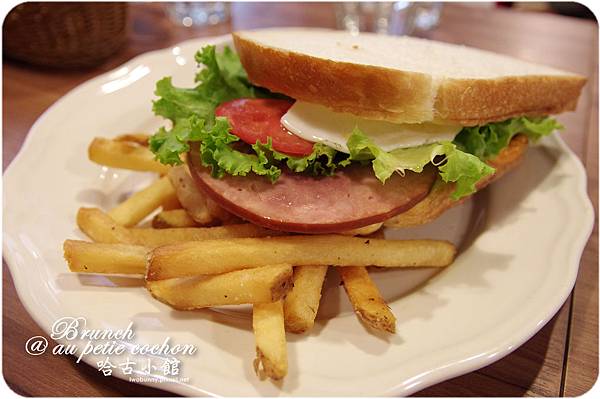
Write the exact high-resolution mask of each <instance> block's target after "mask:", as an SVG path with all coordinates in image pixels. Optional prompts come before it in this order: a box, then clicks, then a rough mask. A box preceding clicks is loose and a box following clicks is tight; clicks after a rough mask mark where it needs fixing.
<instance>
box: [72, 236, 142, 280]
mask: <svg viewBox="0 0 600 399" xmlns="http://www.w3.org/2000/svg"><path fill="white" fill-rule="evenodd" d="M63 250H64V257H65V260H66V261H67V264H68V265H69V269H70V270H71V271H72V272H78V273H102V274H111V273H113V274H145V273H146V254H147V253H148V251H149V249H148V248H145V247H142V246H137V245H126V244H103V243H94V242H86V241H77V240H66V241H65V243H64V245H63Z"/></svg>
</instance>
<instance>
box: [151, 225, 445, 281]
mask: <svg viewBox="0 0 600 399" xmlns="http://www.w3.org/2000/svg"><path fill="white" fill-rule="evenodd" d="M455 255H456V248H455V247H454V246H453V245H452V244H451V243H449V242H447V241H435V240H406V241H399V240H383V239H375V238H358V237H346V236H340V235H321V236H287V237H266V238H232V239H222V240H207V241H194V242H184V243H179V244H173V245H165V246H162V247H159V248H156V249H154V250H153V251H152V253H151V255H150V261H149V266H148V275H147V278H148V279H149V280H163V279H167V278H174V277H186V276H193V275H198V274H219V273H226V272H230V271H233V270H239V269H247V268H252V267H260V266H266V265H275V264H282V263H287V264H291V265H294V266H310V265H322V266H324V265H335V266H371V265H373V266H385V267H417V266H435V267H442V266H447V265H449V264H450V263H452V261H453V260H454V256H455Z"/></svg>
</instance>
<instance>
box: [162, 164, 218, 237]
mask: <svg viewBox="0 0 600 399" xmlns="http://www.w3.org/2000/svg"><path fill="white" fill-rule="evenodd" d="M167 175H168V177H169V180H170V181H171V184H172V185H173V187H174V188H175V191H176V193H177V199H178V200H179V203H181V206H182V207H183V208H184V209H185V210H186V211H188V213H189V215H190V216H191V218H192V219H194V220H195V221H196V222H197V223H198V224H200V225H202V226H206V225H209V224H213V223H215V222H216V219H215V218H214V217H213V215H211V214H210V212H209V210H208V207H207V205H206V196H205V195H204V194H202V193H201V192H200V191H199V190H198V188H197V187H196V183H194V181H193V180H192V176H190V174H189V173H188V171H187V169H186V167H185V166H184V165H181V166H175V167H173V168H171V170H169V173H168V174H167Z"/></svg>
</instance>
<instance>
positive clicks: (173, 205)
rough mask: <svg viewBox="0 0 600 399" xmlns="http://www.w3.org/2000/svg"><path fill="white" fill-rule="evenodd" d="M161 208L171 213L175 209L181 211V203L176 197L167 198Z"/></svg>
mask: <svg viewBox="0 0 600 399" xmlns="http://www.w3.org/2000/svg"><path fill="white" fill-rule="evenodd" d="M161 208H162V210H163V211H173V210H177V209H183V207H182V206H181V203H180V202H179V200H178V199H177V195H175V196H173V197H169V198H167V199H166V201H165V202H163V203H162V205H161Z"/></svg>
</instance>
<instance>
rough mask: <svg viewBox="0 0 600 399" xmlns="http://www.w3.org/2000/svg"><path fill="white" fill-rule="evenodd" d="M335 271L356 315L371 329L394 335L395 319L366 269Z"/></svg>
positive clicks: (345, 268)
mask: <svg viewBox="0 0 600 399" xmlns="http://www.w3.org/2000/svg"><path fill="white" fill-rule="evenodd" d="M336 269H337V271H338V272H339V273H340V277H341V278H342V282H343V284H344V289H345V290H346V294H348V299H350V303H352V307H353V308H354V311H355V312H356V314H357V315H358V316H359V317H360V318H361V319H362V320H363V321H364V322H365V323H366V324H367V325H368V326H369V327H371V328H374V329H376V330H381V331H387V332H390V333H395V332H396V317H395V316H394V314H393V313H392V311H391V310H390V308H389V306H388V304H387V303H386V302H385V300H384V299H383V297H382V296H381V294H380V293H379V289H377V286H376V285H375V283H373V280H371V277H369V273H368V272H367V269H366V268H365V267H362V266H350V267H338V268H336Z"/></svg>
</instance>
